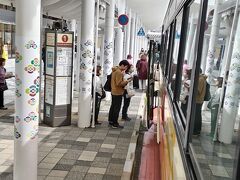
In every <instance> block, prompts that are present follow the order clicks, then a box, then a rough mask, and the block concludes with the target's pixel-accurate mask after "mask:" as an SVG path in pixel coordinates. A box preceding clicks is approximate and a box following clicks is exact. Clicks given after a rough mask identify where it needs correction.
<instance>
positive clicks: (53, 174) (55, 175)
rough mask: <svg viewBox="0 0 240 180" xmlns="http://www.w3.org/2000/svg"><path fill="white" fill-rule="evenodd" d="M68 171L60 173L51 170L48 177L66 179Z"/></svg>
mask: <svg viewBox="0 0 240 180" xmlns="http://www.w3.org/2000/svg"><path fill="white" fill-rule="evenodd" d="M68 173H69V171H60V170H52V171H51V172H50V173H49V175H48V176H53V177H63V178H64V177H66V176H67V174H68Z"/></svg>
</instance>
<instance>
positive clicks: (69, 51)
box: [44, 29, 74, 127]
mask: <svg viewBox="0 0 240 180" xmlns="http://www.w3.org/2000/svg"><path fill="white" fill-rule="evenodd" d="M73 37H74V34H73V32H61V31H55V30H48V29H47V30H46V34H45V38H46V40H45V42H46V54H45V55H46V73H45V89H44V91H45V96H44V123H45V124H48V125H50V126H53V127H55V126H64V125H71V112H72V68H73V67H72V64H73V42H74V40H73Z"/></svg>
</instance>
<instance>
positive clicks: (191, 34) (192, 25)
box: [184, 17, 197, 63]
mask: <svg viewBox="0 0 240 180" xmlns="http://www.w3.org/2000/svg"><path fill="white" fill-rule="evenodd" d="M196 27H197V25H196V24H195V18H194V17H192V18H191V21H190V29H189V36H188V40H187V47H186V53H185V57H184V59H186V60H187V61H188V63H189V59H190V53H191V50H192V48H194V44H193V43H192V42H193V39H194V34H195V30H196Z"/></svg>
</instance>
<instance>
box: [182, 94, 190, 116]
mask: <svg viewBox="0 0 240 180" xmlns="http://www.w3.org/2000/svg"><path fill="white" fill-rule="evenodd" d="M185 101H186V102H185V104H183V103H182V104H181V109H182V112H183V114H184V116H185V118H187V106H188V96H186V98H185Z"/></svg>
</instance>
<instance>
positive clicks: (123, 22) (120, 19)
mask: <svg viewBox="0 0 240 180" xmlns="http://www.w3.org/2000/svg"><path fill="white" fill-rule="evenodd" d="M128 21H129V18H128V16H127V15H126V14H121V15H120V16H119V17H118V23H119V24H120V25H122V26H126V25H127V24H128Z"/></svg>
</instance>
